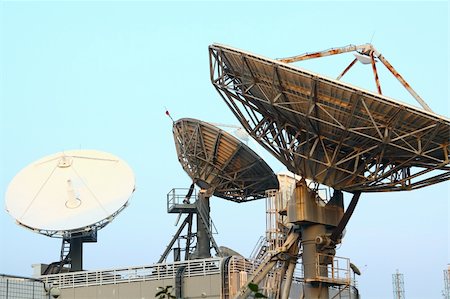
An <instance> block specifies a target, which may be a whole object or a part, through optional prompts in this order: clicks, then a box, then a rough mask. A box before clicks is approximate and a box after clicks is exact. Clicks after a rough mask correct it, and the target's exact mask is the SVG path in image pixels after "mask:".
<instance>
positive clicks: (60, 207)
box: [6, 150, 135, 236]
mask: <svg viewBox="0 0 450 299" xmlns="http://www.w3.org/2000/svg"><path fill="white" fill-rule="evenodd" d="M134 186H135V182H134V175H133V172H132V170H131V168H130V167H129V166H128V165H127V164H126V163H125V162H123V161H122V160H120V159H119V158H117V157H116V156H113V155H111V154H109V153H105V152H99V151H94V150H73V151H66V152H61V153H57V154H54V155H50V156H47V157H44V158H42V159H40V160H38V161H36V162H34V163H32V164H30V165H29V166H27V167H25V168H24V169H23V170H22V171H20V172H19V173H18V174H17V175H16V176H15V177H14V179H13V180H12V181H11V183H10V185H9V187H8V190H7V192H6V210H7V211H8V213H9V214H10V215H11V216H13V217H14V218H15V219H16V220H17V222H18V224H20V225H22V226H25V227H27V228H31V229H33V230H35V231H37V232H39V233H42V234H45V235H51V236H53V235H59V236H62V235H64V234H65V233H67V232H71V233H74V232H79V231H85V230H89V229H93V228H102V227H103V226H105V225H106V224H107V223H108V222H110V221H111V220H112V219H113V218H114V217H115V216H116V215H117V214H118V213H119V212H120V211H122V209H123V208H124V207H125V206H126V203H127V202H128V199H129V198H130V196H131V194H132V193H133V191H134Z"/></svg>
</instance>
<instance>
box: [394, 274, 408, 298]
mask: <svg viewBox="0 0 450 299" xmlns="http://www.w3.org/2000/svg"><path fill="white" fill-rule="evenodd" d="M392 289H393V292H394V299H405V281H404V279H403V274H402V273H400V272H398V269H397V270H396V272H395V273H394V274H392Z"/></svg>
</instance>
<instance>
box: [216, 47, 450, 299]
mask: <svg viewBox="0 0 450 299" xmlns="http://www.w3.org/2000/svg"><path fill="white" fill-rule="evenodd" d="M351 51H356V52H357V55H356V58H354V60H353V62H352V63H351V64H350V65H349V66H348V67H347V68H346V69H345V70H344V72H343V73H342V74H341V75H340V76H339V77H338V79H339V78H341V77H342V76H343V75H344V74H345V73H346V72H347V71H348V69H349V68H351V67H352V65H354V64H355V63H356V62H357V61H360V62H362V63H364V64H368V63H370V64H371V65H372V70H373V72H374V77H375V82H376V85H377V89H378V93H379V94H375V93H373V92H369V91H366V90H364V89H361V88H357V87H354V86H352V85H349V84H346V83H343V82H340V81H338V80H333V79H329V78H326V77H324V76H321V75H318V74H315V73H312V72H309V71H305V70H303V69H300V68H298V67H295V66H292V65H290V64H287V63H288V62H295V61H301V60H305V59H311V58H318V57H323V56H329V55H335V54H340V53H346V52H351ZM209 53H210V71H211V81H212V84H213V85H214V86H215V88H216V89H217V91H218V92H219V94H220V95H221V96H222V98H223V99H224V100H225V102H226V104H227V105H228V107H229V108H230V109H231V110H232V112H233V113H234V115H235V116H236V117H237V118H238V120H239V121H240V123H241V124H242V126H243V127H244V128H245V129H246V130H247V132H248V133H249V134H250V135H251V136H252V137H253V138H254V139H255V140H256V141H258V142H259V143H260V144H261V145H262V146H264V147H265V148H266V149H267V150H268V151H270V152H271V153H272V154H273V155H274V156H275V157H276V158H278V159H279V160H280V161H281V162H282V163H283V164H284V165H285V166H286V167H287V168H288V169H289V170H290V171H292V172H294V173H296V174H299V175H301V176H302V177H303V178H304V179H305V178H307V179H311V180H312V181H314V182H315V183H316V186H317V185H318V184H324V185H328V186H330V187H333V188H334V193H333V196H332V197H331V198H330V200H329V201H328V202H327V203H326V204H325V205H323V206H321V205H319V204H317V201H316V200H315V198H316V195H317V193H316V192H315V190H310V189H309V188H308V187H307V186H306V182H305V180H301V181H299V182H298V183H297V184H296V188H295V192H294V193H293V195H292V196H291V197H290V200H289V205H288V209H287V219H288V222H290V223H292V224H294V225H297V226H298V228H299V229H298V230H291V231H290V232H289V233H288V235H287V236H286V239H285V242H284V244H283V246H281V247H280V248H279V249H278V250H277V251H276V252H275V254H274V255H271V256H269V257H268V258H267V259H266V260H264V261H263V262H262V263H261V265H260V266H259V268H258V273H256V274H255V275H254V276H253V277H252V278H251V279H250V280H249V281H247V282H248V283H255V284H258V283H259V282H261V280H262V278H263V277H264V275H265V274H266V273H268V271H269V270H270V269H271V268H273V267H276V265H278V264H280V263H285V264H284V268H282V269H284V270H283V271H282V272H280V273H281V275H282V276H284V275H286V279H285V282H284V286H283V296H282V297H283V298H285V297H286V298H287V297H288V295H289V289H290V285H291V282H292V273H293V272H294V268H295V263H296V259H297V257H298V256H299V250H300V243H301V250H302V253H301V258H302V262H303V274H304V282H305V284H304V291H305V293H304V295H305V298H328V297H329V296H328V291H329V290H328V287H323V283H325V286H332V285H334V286H338V285H342V284H346V282H343V281H339V279H334V278H333V277H331V276H333V275H334V274H332V273H334V271H335V270H336V269H334V264H335V263H334V259H335V251H336V245H337V244H339V243H340V242H341V238H342V233H343V230H344V228H345V226H346V224H347V223H348V221H349V219H350V217H351V215H352V213H353V211H354V209H355V206H356V204H357V202H358V200H359V197H360V195H361V193H362V192H376V191H403V190H412V189H417V188H422V187H425V186H429V185H432V184H435V183H439V182H443V181H446V180H448V179H450V167H449V162H450V155H449V153H450V120H449V119H448V118H446V117H443V116H440V115H437V114H435V113H433V112H432V111H431V109H430V108H429V107H428V105H426V103H425V102H424V101H423V100H422V99H421V98H420V97H419V96H418V95H417V94H416V93H415V92H414V91H413V90H412V88H411V86H410V85H409V84H407V82H406V81H405V80H404V79H403V77H402V76H401V75H400V74H399V73H398V72H397V71H396V70H395V69H394V68H393V67H392V65H391V64H390V63H389V62H388V61H387V60H386V59H385V58H384V57H383V55H381V53H379V52H378V51H377V50H376V49H375V48H374V47H373V46H372V45H371V44H365V45H360V46H353V45H351V46H347V47H342V48H333V49H329V50H325V51H321V52H315V53H306V54H302V55H299V56H295V57H290V58H285V59H280V60H273V59H269V58H265V57H262V56H258V55H254V54H251V53H249V52H245V51H242V50H238V49H234V48H231V47H228V46H223V45H218V44H214V45H211V46H210V47H209ZM376 59H378V60H379V61H381V62H382V63H383V65H384V66H386V68H388V70H389V71H390V72H391V73H392V74H393V75H394V76H395V77H396V78H397V79H398V80H399V81H400V82H401V83H402V84H403V86H404V87H405V88H406V89H407V90H408V92H409V93H410V94H411V95H412V96H413V97H414V98H415V99H416V100H417V101H418V102H419V103H420V104H421V106H422V107H423V109H425V110H422V109H418V108H415V107H413V106H410V105H407V104H404V103H401V102H398V101H395V100H393V99H391V98H388V97H386V96H383V95H382V94H381V86H380V82H379V79H378V74H377V71H376ZM342 191H348V192H351V193H353V197H352V200H351V202H350V204H349V205H348V207H347V210H346V211H345V213H344V212H343V210H344V204H343V202H344V201H343V193H342ZM311 240H315V242H311ZM286 253H287V254H288V255H289V256H291V257H293V260H291V261H289V260H288V261H287V262H285V260H283V259H282V258H278V257H277V255H279V254H282V255H284V254H286ZM319 256H320V257H319ZM286 269H287V270H286ZM349 271H350V270H348V272H349ZM249 293H250V291H249V290H248V288H247V287H246V286H244V287H242V288H241V289H240V291H239V292H238V294H237V295H236V297H235V298H247V296H248V295H249Z"/></svg>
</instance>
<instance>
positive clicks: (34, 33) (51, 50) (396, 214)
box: [0, 1, 450, 298]
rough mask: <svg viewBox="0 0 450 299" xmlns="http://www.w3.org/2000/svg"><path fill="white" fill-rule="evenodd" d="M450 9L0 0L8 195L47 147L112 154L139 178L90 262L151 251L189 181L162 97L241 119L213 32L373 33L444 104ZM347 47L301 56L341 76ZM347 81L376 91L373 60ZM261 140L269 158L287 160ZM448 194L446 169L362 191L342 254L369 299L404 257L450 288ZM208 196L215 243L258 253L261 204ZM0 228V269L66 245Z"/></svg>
mask: <svg viewBox="0 0 450 299" xmlns="http://www.w3.org/2000/svg"><path fill="white" fill-rule="evenodd" d="M448 19H449V4H448V1H439V2H432V1H423V2H406V1H402V2H391V1H383V2H356V1H355V2H339V1H333V2H296V1H290V2H257V1H254V2H238V1H235V2H189V1H184V2H171V1H165V2H150V1H149V2H145V1H136V2H130V1H124V2H119V1H115V2H107V1H99V2H89V1H79V2H75V1H74V2H66V1H49V2H38V1H0V76H1V77H0V194H4V193H5V191H6V189H7V186H8V184H9V182H10V180H11V179H12V178H13V177H14V176H15V174H16V173H17V172H18V171H19V170H21V169H22V168H23V167H25V166H26V165H28V164H29V163H31V162H33V161H35V160H37V159H39V158H41V157H43V156H45V155H49V154H52V153H55V152H58V151H61V150H69V149H78V148H83V149H98V150H103V151H107V152H111V153H112V154H114V155H117V156H119V157H121V158H122V159H124V160H125V161H127V162H128V163H129V164H130V166H131V167H132V168H133V169H134V171H135V175H136V178H137V190H136V192H135V195H134V197H133V198H132V200H131V204H130V206H129V207H128V208H127V209H125V210H124V211H123V213H122V214H121V215H119V217H118V218H117V219H116V220H115V221H114V222H113V223H112V224H110V225H109V226H107V227H105V228H104V229H103V230H102V231H100V232H99V237H98V243H97V244H87V245H85V260H84V264H85V267H86V268H88V269H99V268H113V267H121V266H132V265H144V264H151V263H154V262H156V261H157V260H158V258H159V256H160V254H161V253H162V252H163V250H164V249H165V246H166V244H167V243H168V241H169V240H170V237H171V235H172V234H173V233H174V232H175V230H176V228H175V227H174V222H175V216H174V215H168V214H166V193H167V192H168V191H169V190H170V189H171V188H173V187H188V186H189V183H190V180H189V178H188V176H187V175H186V174H185V173H184V171H183V170H182V168H181V166H180V165H179V163H178V161H177V157H176V153H175V147H174V144H173V138H172V132H171V122H170V121H169V119H168V118H167V117H166V116H165V114H164V111H165V110H164V107H165V106H167V107H168V109H169V110H170V111H171V113H172V115H173V116H174V117H175V118H181V117H193V118H199V119H202V120H204V121H211V122H220V123H228V124H237V120H236V119H235V118H234V117H233V115H232V113H231V112H230V111H228V108H227V107H226V105H225V103H224V102H223V101H222V100H221V98H220V96H219V95H218V94H217V92H216V91H215V89H214V88H213V86H212V84H211V83H210V81H209V61H208V45H210V44H211V43H214V42H218V43H222V44H227V45H230V46H233V47H237V48H241V49H244V50H247V51H250V52H254V53H257V54H261V55H264V56H267V57H271V58H279V57H285V56H292V55H296V54H300V53H304V52H311V51H316V50H322V49H327V48H330V47H336V46H344V45H347V44H361V43H366V42H370V41H372V43H373V44H374V45H375V47H376V48H377V49H378V50H379V51H380V52H381V53H383V55H384V56H385V57H386V58H387V59H388V60H390V62H391V63H392V64H393V65H394V67H396V68H397V70H398V71H399V72H400V73H401V74H402V75H403V76H404V77H405V78H406V80H407V81H408V82H409V83H410V84H411V85H412V86H413V87H414V88H415V89H416V91H417V92H418V93H419V94H420V95H421V96H422V98H423V99H424V100H425V101H426V102H427V103H428V104H429V106H430V107H431V108H432V109H433V110H434V111H435V112H436V113H438V114H441V115H444V116H446V117H449V115H450V106H449V89H448V82H449V73H448V61H449V57H448V56H449V44H448V42H449V37H448V36H449V29H448V28H449V24H448ZM351 60H352V58H351V57H350V56H343V57H334V58H324V59H323V60H321V61H318V60H316V61H310V62H306V63H302V64H298V66H300V67H304V68H306V69H309V70H312V71H315V72H318V73H322V74H326V75H329V76H331V77H336V76H337V75H338V74H339V73H340V72H341V71H342V70H343V68H344V67H345V66H346V65H347V64H348V63H349V62H350V61H351ZM378 68H379V69H380V68H381V66H379V67H378ZM380 77H381V78H380V80H381V84H382V88H383V91H384V93H385V94H386V95H388V96H391V97H393V98H395V99H398V100H401V101H404V102H407V103H410V104H413V105H416V106H417V104H416V103H415V102H414V100H413V99H412V98H411V97H410V96H409V95H408V94H407V93H406V92H404V91H403V90H402V88H401V86H400V85H399V84H398V83H397V82H396V81H395V80H394V79H393V78H392V77H391V76H390V75H389V74H388V73H386V72H384V71H380ZM344 79H345V81H348V82H350V83H353V84H355V85H359V86H363V87H365V88H367V89H370V90H375V86H374V83H373V79H372V77H371V76H370V68H364V67H363V66H362V65H357V66H355V69H354V70H352V71H351V72H350V73H349V75H348V76H346V77H344ZM250 145H252V144H250ZM257 152H258V153H261V155H262V156H263V158H265V159H266V160H267V161H268V162H269V164H270V165H271V166H272V168H273V169H274V171H281V170H283V169H284V167H283V166H282V165H281V164H280V163H278V162H277V161H275V159H273V158H272V157H271V156H270V154H268V153H266V152H264V151H263V150H261V149H257ZM449 199H450V184H449V183H448V182H447V183H444V184H440V185H435V186H432V187H429V188H425V189H422V190H418V191H413V192H404V193H379V194H369V195H366V194H363V196H362V198H361V200H360V203H359V205H358V206H357V209H356V212H355V214H354V216H353V218H352V219H351V221H350V223H349V225H348V227H347V234H346V237H345V239H344V242H343V244H342V246H341V247H340V249H339V250H338V253H337V255H339V256H345V257H349V258H350V259H351V260H352V261H353V262H354V263H355V264H356V265H357V266H359V267H360V269H361V271H362V272H363V274H362V276H361V277H360V279H359V287H360V291H361V293H362V295H363V297H364V298H391V297H392V282H391V275H392V274H393V273H394V272H395V270H396V269H399V271H400V272H401V273H403V274H404V278H405V288H406V296H407V298H441V290H442V289H443V287H444V286H443V273H442V271H443V270H444V269H445V268H446V267H447V263H449V218H448V215H449V204H448V202H449ZM2 201H3V196H2ZM211 208H212V217H213V220H214V222H215V224H216V226H217V228H218V230H219V235H218V236H217V241H218V243H219V245H226V246H228V247H231V248H233V249H235V250H237V251H239V252H241V253H242V254H244V255H249V254H250V252H251V250H252V249H253V247H254V245H255V243H256V241H257V239H258V237H259V236H260V235H262V234H263V233H264V229H265V212H264V209H265V207H264V201H259V202H253V203H248V204H241V205H238V204H235V203H232V202H226V201H224V200H221V199H218V198H213V199H212V202H211ZM43 213H45V211H43ZM231 215H233V217H232V220H230V216H231ZM0 235H1V241H0V242H1V243H0V273H7V274H18V275H30V274H31V268H30V265H31V264H33V263H40V262H44V263H48V262H52V261H55V260H57V259H58V258H59V250H60V240H59V239H51V238H48V237H45V236H42V235H38V234H35V233H33V232H31V231H28V230H25V229H23V228H21V227H19V226H17V225H16V224H15V223H14V220H13V219H12V218H11V217H10V216H9V215H8V214H7V213H6V212H4V211H0Z"/></svg>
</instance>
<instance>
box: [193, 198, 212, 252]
mask: <svg viewBox="0 0 450 299" xmlns="http://www.w3.org/2000/svg"><path fill="white" fill-rule="evenodd" d="M198 200H199V201H201V202H200V203H197V204H198V207H197V209H199V210H200V209H201V211H198V212H197V246H196V249H195V252H194V253H193V254H192V257H193V258H197V259H203V258H208V257H211V247H210V244H211V241H210V239H209V235H208V229H209V228H208V226H206V225H205V223H203V221H202V219H201V217H202V216H201V215H200V213H202V215H203V217H204V218H205V219H203V220H204V221H207V222H209V221H210V220H209V219H210V216H209V213H210V208H209V197H204V196H199V198H198Z"/></svg>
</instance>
